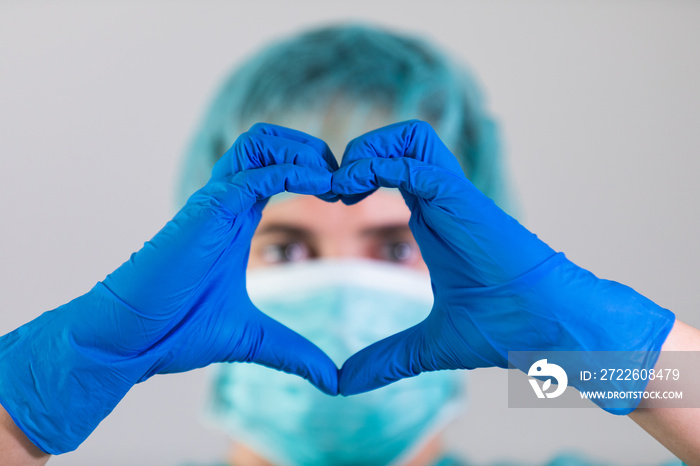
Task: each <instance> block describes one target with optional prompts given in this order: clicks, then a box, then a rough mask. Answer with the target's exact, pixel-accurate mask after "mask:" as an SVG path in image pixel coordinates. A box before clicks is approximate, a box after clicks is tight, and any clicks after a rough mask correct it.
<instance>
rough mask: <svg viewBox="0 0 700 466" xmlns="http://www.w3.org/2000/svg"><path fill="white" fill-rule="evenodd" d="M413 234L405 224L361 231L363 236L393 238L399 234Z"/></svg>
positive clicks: (381, 226)
mask: <svg viewBox="0 0 700 466" xmlns="http://www.w3.org/2000/svg"><path fill="white" fill-rule="evenodd" d="M407 232H408V233H411V229H410V228H409V227H408V225H406V224H405V223H396V224H389V225H380V226H376V227H370V228H365V229H363V230H362V231H360V234H361V235H362V236H393V235H398V234H405V233H407Z"/></svg>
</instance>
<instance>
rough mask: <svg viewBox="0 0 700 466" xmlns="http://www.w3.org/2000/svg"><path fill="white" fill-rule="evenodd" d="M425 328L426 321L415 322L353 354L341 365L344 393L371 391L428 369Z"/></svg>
mask: <svg viewBox="0 0 700 466" xmlns="http://www.w3.org/2000/svg"><path fill="white" fill-rule="evenodd" d="M424 329H425V326H424V323H420V324H417V325H414V326H413V327H411V328H408V329H406V330H404V331H402V332H399V333H396V334H394V335H392V336H390V337H387V338H385V339H383V340H380V341H378V342H376V343H374V344H372V345H369V346H368V347H366V348H364V349H362V350H360V351H358V352H357V353H355V354H354V355H352V356H351V357H350V358H349V359H348V360H347V361H345V363H344V364H343V367H342V368H341V369H340V373H339V380H338V384H339V392H340V394H341V395H346V396H347V395H356V394H358V393H364V392H368V391H370V390H374V389H375V388H380V387H383V386H384V385H388V384H390V383H393V382H396V381H397V380H401V379H403V378H406V377H414V376H416V375H418V374H420V373H421V372H424V371H425V370H427V368H426V367H424V366H423V364H422V361H423V356H424V355H426V354H429V352H428V351H426V349H427V348H426V345H425V341H426V339H425V338H424V335H425V332H424Z"/></svg>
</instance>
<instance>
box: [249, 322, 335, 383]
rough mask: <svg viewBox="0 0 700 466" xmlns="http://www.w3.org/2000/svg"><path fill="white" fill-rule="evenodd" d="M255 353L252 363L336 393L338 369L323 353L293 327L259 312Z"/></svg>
mask: <svg viewBox="0 0 700 466" xmlns="http://www.w3.org/2000/svg"><path fill="white" fill-rule="evenodd" d="M260 319H261V320H260V333H259V338H260V340H259V346H258V351H257V354H255V356H254V357H253V359H252V360H251V362H255V363H257V364H261V365H263V366H267V367H271V368H273V369H277V370H281V371H284V372H287V373H290V374H296V375H298V376H300V377H303V378H304V379H306V380H308V381H309V382H311V383H312V384H313V385H315V386H316V387H317V388H318V389H319V390H321V391H322V392H323V393H326V394H328V395H337V394H338V368H337V367H336V365H335V363H334V362H333V361H332V360H331V358H329V357H328V356H327V355H326V353H324V352H323V351H321V349H320V348H319V347H318V346H316V345H314V344H313V343H311V342H310V341H309V340H307V339H306V338H304V337H302V336H301V335H299V334H298V333H296V332H294V331H293V330H291V329H289V328H287V327H285V326H284V325H282V324H281V323H279V322H277V321H276V320H274V319H272V318H271V317H269V316H267V315H265V314H263V313H260Z"/></svg>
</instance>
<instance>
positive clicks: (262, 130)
mask: <svg viewBox="0 0 700 466" xmlns="http://www.w3.org/2000/svg"><path fill="white" fill-rule="evenodd" d="M248 133H251V134H266V135H269V136H277V137H281V138H284V139H289V140H291V141H296V142H299V143H302V144H306V145H309V146H311V147H312V148H313V149H314V150H315V151H316V152H318V153H319V154H320V155H321V157H322V158H323V160H325V161H326V162H327V163H328V168H329V170H331V171H335V170H337V169H338V161H337V160H336V158H335V155H333V152H331V149H330V147H328V144H326V143H325V141H323V140H322V139H318V138H315V137H313V136H311V135H309V134H306V133H304V132H301V131H297V130H295V129H290V128H285V127H284V126H277V125H271V124H269V123H256V124H254V125H253V126H252V127H251V128H250V129H249V130H248Z"/></svg>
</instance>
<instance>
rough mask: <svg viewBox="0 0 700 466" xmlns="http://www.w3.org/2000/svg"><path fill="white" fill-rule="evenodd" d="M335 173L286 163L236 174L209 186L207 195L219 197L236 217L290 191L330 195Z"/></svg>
mask: <svg viewBox="0 0 700 466" xmlns="http://www.w3.org/2000/svg"><path fill="white" fill-rule="evenodd" d="M331 180H332V174H331V172H329V171H328V170H326V169H325V168H320V167H304V166H299V165H293V164H291V163H283V164H279V165H270V166H267V167H262V168H255V169H250V170H246V171H244V172H240V173H236V174H235V175H233V176H232V177H231V178H229V179H228V180H225V181H221V182H216V183H210V185H208V186H207V187H206V188H205V189H206V190H207V192H206V194H208V195H211V196H213V197H214V198H216V199H217V200H218V201H219V202H221V204H223V205H224V206H225V207H226V208H227V209H229V211H231V212H232V213H233V214H238V213H241V212H243V211H244V210H246V209H249V208H250V207H252V206H253V205H254V204H255V203H256V202H258V201H261V200H265V199H267V198H269V197H271V196H274V195H275V194H279V193H281V192H284V191H287V192H291V193H297V194H313V195H320V194H325V193H329V192H331Z"/></svg>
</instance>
